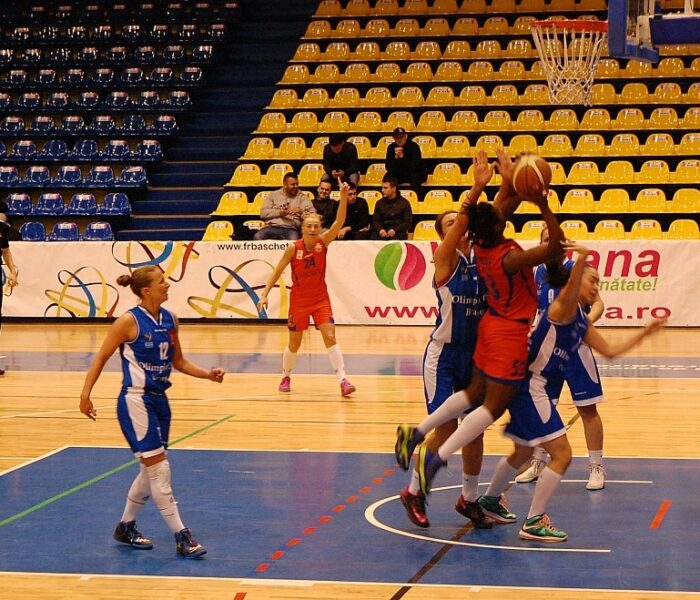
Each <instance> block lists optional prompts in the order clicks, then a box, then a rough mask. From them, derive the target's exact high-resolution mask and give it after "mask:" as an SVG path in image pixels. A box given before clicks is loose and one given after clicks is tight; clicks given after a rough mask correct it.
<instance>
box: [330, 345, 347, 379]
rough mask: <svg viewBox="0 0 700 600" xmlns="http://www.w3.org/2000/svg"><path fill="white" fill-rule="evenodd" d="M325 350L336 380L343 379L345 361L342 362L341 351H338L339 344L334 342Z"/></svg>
mask: <svg viewBox="0 0 700 600" xmlns="http://www.w3.org/2000/svg"><path fill="white" fill-rule="evenodd" d="M327 350H328V358H329V359H330V361H331V366H332V367H333V371H335V374H336V375H337V377H338V381H341V382H342V381H343V379H345V363H344V362H343V353H342V352H341V351H340V346H338V344H336V345H335V346H331V347H330V348H327Z"/></svg>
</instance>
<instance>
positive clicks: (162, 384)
mask: <svg viewBox="0 0 700 600" xmlns="http://www.w3.org/2000/svg"><path fill="white" fill-rule="evenodd" d="M117 283H118V284H119V285H121V286H124V287H126V286H129V287H130V288H131V291H132V292H134V294H136V295H137V296H138V297H139V299H140V300H141V302H140V303H139V304H138V306H136V307H134V308H132V309H130V310H128V311H127V312H126V313H124V314H123V315H122V316H121V317H119V318H118V319H117V320H116V321H115V322H114V323H113V324H112V326H111V327H110V329H109V331H108V333H107V337H106V338H105V340H104V342H103V343H102V347H101V348H100V350H99V352H98V353H97V355H96V356H95V358H94V360H93V361H92V364H91V365H90V368H89V369H88V372H87V374H86V376H85V383H84V385H83V391H82V392H81V394H80V412H82V413H83V414H84V415H85V416H87V417H90V418H91V419H92V420H93V421H94V420H95V418H96V417H97V410H96V409H95V407H94V405H93V403H92V400H91V399H90V394H91V393H92V388H93V387H94V385H95V383H96V382H97V380H98V378H99V377H100V375H101V373H102V369H103V368H104V366H105V364H106V363H107V361H108V360H109V358H110V357H111V356H112V354H114V352H115V351H116V350H117V348H118V349H119V354H120V356H121V362H122V390H121V393H120V394H119V399H118V400H117V418H118V420H119V425H120V427H121V430H122V433H123V434H124V437H125V438H126V441H127V443H128V444H129V447H130V448H131V450H132V451H133V453H134V454H135V455H136V456H137V457H138V458H139V459H140V461H141V464H140V468H139V473H138V475H137V476H136V478H135V479H134V481H133V483H132V484H131V487H130V488H129V492H128V494H127V499H126V506H125V507H124V513H123V515H122V518H121V521H120V522H119V523H118V524H117V528H116V530H115V531H114V539H115V540H117V541H118V542H122V543H124V544H129V545H130V546H131V547H133V548H137V549H141V550H149V549H151V548H153V543H152V542H151V540H149V539H148V538H146V537H144V536H143V535H142V534H141V532H140V531H139V530H138V529H137V528H136V518H137V517H138V515H139V513H140V511H141V509H142V508H143V506H144V504H145V503H146V501H147V500H148V498H149V497H150V498H153V503H154V504H155V505H156V506H157V507H158V510H159V511H160V514H161V515H162V517H163V519H165V522H166V524H167V525H168V527H169V528H170V530H171V531H172V533H173V534H174V536H175V543H176V548H177V552H178V554H180V555H181V556H184V557H185V558H199V557H201V556H202V555H204V554H205V553H206V550H205V549H204V547H203V546H202V545H201V544H200V543H198V542H197V541H196V540H195V539H194V538H193V537H192V533H191V531H190V530H189V529H188V528H186V527H185V526H184V524H183V523H182V520H181V519H180V513H179V511H178V508H177V502H176V501H175V498H174V497H173V491H172V486H171V476H170V463H169V462H168V459H167V454H166V450H167V447H168V433H169V430H170V406H169V404H168V398H167V396H166V395H165V391H166V390H167V389H168V388H169V387H170V385H171V383H170V371H171V370H172V368H173V367H174V368H175V369H177V370H178V371H182V372H183V373H185V374H187V375H191V376H192V377H198V378H200V379H209V380H210V381H215V382H217V383H221V382H222V381H223V378H224V371H223V370H222V369H219V368H214V369H203V368H202V367H199V366H197V365H195V364H194V363H192V362H190V361H189V360H187V359H186V358H185V357H184V356H183V355H182V349H181V348H180V340H179V337H178V321H177V317H176V316H175V315H174V314H173V313H171V312H170V311H169V310H167V309H165V308H162V306H161V305H162V304H163V303H164V302H165V301H166V300H167V299H168V288H169V287H170V284H169V283H168V282H167V281H165V278H164V277H163V272H162V271H161V270H160V269H159V268H158V267H150V266H149V267H140V268H138V269H136V270H135V271H134V272H133V273H132V274H131V275H121V276H120V277H119V278H118V279H117Z"/></svg>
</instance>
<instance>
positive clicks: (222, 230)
mask: <svg viewBox="0 0 700 600" xmlns="http://www.w3.org/2000/svg"><path fill="white" fill-rule="evenodd" d="M232 236H233V225H232V224H231V222H230V221H212V222H211V223H209V225H207V228H206V229H205V230H204V237H202V241H203V242H223V241H225V240H231V237H232Z"/></svg>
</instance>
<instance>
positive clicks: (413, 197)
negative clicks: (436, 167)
mask: <svg viewBox="0 0 700 600" xmlns="http://www.w3.org/2000/svg"><path fill="white" fill-rule="evenodd" d="M400 194H401V195H402V196H403V197H404V198H406V200H408V203H409V204H410V205H411V210H412V211H413V212H414V213H417V212H418V194H416V192H414V191H413V190H401V191H400Z"/></svg>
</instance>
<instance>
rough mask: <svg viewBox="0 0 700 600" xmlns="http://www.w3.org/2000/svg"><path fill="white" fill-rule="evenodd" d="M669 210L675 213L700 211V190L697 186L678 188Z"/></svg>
mask: <svg viewBox="0 0 700 600" xmlns="http://www.w3.org/2000/svg"><path fill="white" fill-rule="evenodd" d="M695 181H697V179H696V180H695ZM668 210H669V212H674V213H700V190H698V189H697V188H681V189H679V190H676V192H675V193H674V194H673V199H672V200H671V204H670V205H669V207H668Z"/></svg>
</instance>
